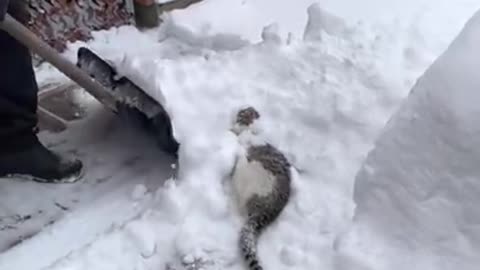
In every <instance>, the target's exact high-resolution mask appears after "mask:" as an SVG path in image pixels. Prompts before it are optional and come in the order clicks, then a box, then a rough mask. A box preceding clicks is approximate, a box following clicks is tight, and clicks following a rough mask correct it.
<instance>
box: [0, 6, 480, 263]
mask: <svg viewBox="0 0 480 270" xmlns="http://www.w3.org/2000/svg"><path fill="white" fill-rule="evenodd" d="M280 2H281V3H280ZM313 2H314V1H306V0H298V1H273V0H270V1H266V0H263V1H260V0H258V1H248V0H243V1H241V0H238V1H233V0H229V1H226V0H206V1H205V2H203V3H200V4H196V5H194V6H192V7H190V8H188V9H186V10H182V11H175V12H173V13H172V14H169V15H168V16H166V17H165V18H164V19H165V22H164V24H162V26H161V27H160V28H159V29H154V30H150V31H147V32H144V33H140V32H138V31H137V30H135V29H134V28H132V27H121V28H118V29H113V30H110V31H101V32H98V33H95V35H94V36H95V39H94V40H93V41H92V42H89V43H88V44H87V45H88V46H89V47H90V48H92V49H93V50H94V51H96V52H98V53H99V54H100V55H101V56H103V57H104V58H107V59H109V60H110V61H112V62H114V63H116V64H117V65H118V66H119V67H120V69H121V71H122V72H124V73H126V74H128V75H129V77H131V78H132V79H133V80H134V81H135V82H137V83H138V84H139V85H140V86H142V87H143V88H144V89H146V90H147V91H148V92H149V93H151V94H152V95H153V96H154V97H155V98H157V99H158V100H159V101H161V102H162V103H163V104H164V105H165V107H166V109H167V110H168V111H169V113H170V114H171V115H172V117H173V122H174V126H175V135H176V137H177V138H178V140H179V141H180V143H181V144H182V145H181V149H180V157H179V171H178V175H177V176H176V177H175V178H172V179H168V178H169V177H168V175H169V174H168V173H166V174H160V175H158V179H157V180H158V184H160V183H163V181H166V183H165V185H164V186H162V187H161V188H158V189H156V188H155V189H153V190H152V186H153V187H154V186H155V185H152V184H150V185H149V186H148V187H149V188H150V189H147V190H145V189H143V188H142V187H141V186H137V187H136V188H135V189H134V190H132V191H131V192H125V190H124V188H131V189H133V187H132V186H135V185H134V184H133V183H144V182H145V181H144V180H145V179H143V177H146V176H145V174H141V173H139V167H135V166H132V168H136V169H134V172H135V173H136V174H135V173H132V172H129V173H128V166H125V168H123V169H124V170H127V172H125V174H123V173H122V174H121V175H119V176H114V178H116V177H118V178H125V177H132V175H133V177H132V178H133V179H132V184H131V185H130V186H129V185H126V184H121V187H122V188H121V189H117V191H116V192H112V193H111V194H110V195H111V196H108V197H107V198H106V199H102V200H99V201H98V202H96V203H92V204H91V205H88V204H87V206H86V207H84V208H82V209H80V210H78V211H73V212H72V213H71V214H70V215H69V216H66V217H64V218H63V219H62V222H59V223H58V224H54V225H53V226H52V227H50V228H47V229H46V230H45V231H44V232H42V233H40V234H39V235H38V236H36V237H34V238H32V239H30V240H28V241H26V242H24V243H22V244H20V245H18V246H16V247H15V248H13V249H11V250H9V251H7V252H5V253H3V254H1V255H0V269H1V270H3V269H44V270H47V269H48V270H67V269H68V270H76V269H79V270H80V269H90V270H96V269H98V270H100V269H101V270H105V269H139V270H140V269H165V267H166V265H172V266H173V267H176V268H177V269H179V270H180V269H182V268H179V266H180V265H181V262H182V261H184V262H188V261H192V260H193V261H195V259H201V260H204V261H203V262H202V263H201V264H202V265H203V266H202V267H203V269H205V270H208V269H232V270H233V269H244V266H243V265H242V260H241V259H240V256H239V252H238V250H237V245H236V243H237V237H238V232H239V228H240V225H241V220H240V218H239V217H238V215H237V214H236V211H235V205H234V204H233V203H232V201H231V200H230V196H229V179H228V177H227V175H228V173H229V172H230V170H231V168H232V166H233V158H234V154H235V151H236V150H237V149H238V147H239V145H238V143H237V141H236V137H235V136H234V135H233V134H231V133H230V132H229V131H228V128H229V125H230V123H229V121H230V119H231V116H232V115H233V114H234V113H235V111H236V109H238V108H239V107H240V106H244V105H253V106H255V107H256V108H257V110H258V111H259V112H260V114H261V120H260V123H259V128H260V131H261V133H260V136H261V138H262V139H265V140H267V141H269V142H271V143H272V144H274V145H276V146H278V147H279V148H280V149H281V150H282V151H284V152H285V153H286V154H287V156H288V157H289V159H290V160H291V161H292V163H293V164H294V165H295V167H296V168H298V169H299V173H298V174H297V175H295V178H294V182H293V188H294V192H293V195H292V200H291V202H290V204H289V205H288V206H287V208H286V209H285V211H284V212H283V214H282V216H281V217H280V218H279V220H278V222H277V223H275V224H274V225H273V226H272V227H271V228H270V229H268V230H267V231H266V232H265V233H264V235H262V237H261V239H260V243H259V257H260V258H261V262H262V264H263V265H264V266H265V269H292V268H294V269H342V270H346V269H348V270H349V269H386V268H382V266H381V264H380V263H379V264H377V265H375V262H382V263H384V262H387V263H384V265H389V266H390V267H393V266H392V265H391V264H389V263H388V262H390V257H382V258H381V259H380V258H378V257H377V256H379V254H378V253H368V252H364V253H360V251H362V250H360V249H363V250H368V249H369V248H370V246H368V245H369V244H370V243H368V239H365V238H363V239H360V240H362V241H363V242H361V241H360V243H361V244H363V245H360V244H358V243H357V242H355V241H348V240H349V239H351V238H354V237H355V230H353V232H352V231H350V234H348V233H346V232H347V231H348V230H350V229H351V220H352V217H353V215H354V210H355V203H359V202H360V200H359V199H358V196H357V197H355V199H356V201H354V198H353V194H354V181H355V177H356V174H357V172H358V171H359V170H360V168H361V166H362V163H363V161H364V160H365V158H366V156H367V154H368V152H369V151H370V150H371V149H372V147H373V145H374V142H375V140H376V138H377V137H378V136H379V134H380V132H381V131H382V128H383V127H384V126H385V124H386V123H387V121H388V120H389V118H390V116H391V115H392V114H393V113H394V112H395V111H396V110H397V108H398V106H399V105H400V102H401V101H402V100H403V99H404V98H405V97H406V96H407V94H408V92H409V91H410V89H411V88H412V86H413V85H414V83H415V81H416V79H417V78H418V77H419V76H420V75H421V74H422V73H423V72H424V70H425V69H426V68H427V67H428V66H429V65H430V64H431V63H432V61H433V60H434V59H435V58H436V57H437V56H438V55H439V54H440V53H441V52H442V51H443V50H445V49H446V48H447V45H448V44H449V43H450V42H451V41H452V40H453V38H454V37H455V35H456V34H457V33H458V32H459V31H460V30H461V29H462V27H463V24H464V23H465V22H466V21H467V20H468V19H469V18H470V17H471V15H472V14H473V13H474V12H475V11H476V9H478V8H480V3H478V1H468V0H461V1H460V0H459V1H456V2H455V4H453V3H452V2H451V1H447V0H445V1H438V0H437V1H434V0H422V1H419V0H416V1H414V0H412V1H388V2H387V1H381V0H368V1H362V2H361V4H360V3H357V2H359V1H355V2H354V3H351V2H353V1H333V0H331V1H322V3H321V5H320V4H317V5H311V4H312V3H313ZM334 14H335V15H334ZM272 23H276V24H272ZM265 26H267V27H265ZM289 32H291V33H292V34H288V33H289ZM82 45H85V44H83V43H80V42H79V43H75V44H72V45H71V46H70V50H69V51H68V52H67V53H66V56H67V57H69V58H70V59H72V61H74V60H75V52H76V49H77V48H78V47H79V46H82ZM37 74H38V79H39V81H40V82H42V83H47V82H51V81H58V80H62V79H64V77H63V76H61V75H59V74H58V73H57V72H54V71H53V70H52V69H51V68H48V67H47V66H43V67H41V68H40V69H39V70H38V72H37ZM89 102H90V103H92V104H93V103H94V102H91V101H89ZM92 106H93V105H92ZM85 125H86V127H88V125H87V124H85ZM89 130H90V129H88V128H86V131H89ZM94 130H95V128H93V129H91V130H90V131H94ZM69 135H71V134H64V135H61V136H65V137H64V138H68V136H69ZM120 145H122V144H119V147H120ZM128 149H129V152H135V151H136V152H137V154H138V153H140V154H142V153H144V152H147V150H148V146H145V145H143V146H136V147H129V148H128ZM85 153H90V154H92V156H88V155H84V156H82V158H84V159H86V160H87V161H88V160H89V159H94V158H98V156H101V155H102V152H101V151H99V152H98V153H95V152H94V147H92V146H91V150H90V151H88V152H87V151H85ZM94 153H95V155H94V156H93V154H94ZM148 153H150V155H149V159H148V160H149V161H148V164H152V163H153V164H155V161H156V160H155V158H154V157H152V156H151V152H148ZM102 158H111V160H113V161H115V160H116V154H115V153H114V152H113V153H110V155H109V156H107V157H102ZM159 159H160V158H159ZM158 163H159V166H164V165H165V161H164V160H159V161H158ZM92 164H93V165H92V166H94V164H97V165H98V163H92ZM100 164H101V163H100ZM140 168H141V167H140ZM95 169H96V170H101V169H102V168H101V167H100V168H99V167H96V168H95ZM114 170H115V169H114ZM147 176H148V179H149V180H148V181H149V182H150V183H151V177H152V174H151V173H148V174H147ZM87 177H88V175H87ZM137 178H138V179H137ZM87 181H88V179H87ZM359 181H361V180H359ZM359 185H360V184H359ZM356 190H358V187H357V189H356ZM145 191H146V193H145ZM130 193H133V196H132V194H130ZM355 194H358V192H357V193H355ZM115 195H116V196H115ZM107 201H108V203H107ZM139 202H140V205H141V207H140V206H138V205H139ZM123 206H124V207H125V209H126V210H125V212H126V213H125V217H123V218H121V217H120V216H121V215H119V211H121V210H119V209H121V207H123ZM134 206H135V207H134ZM110 212H111V215H112V221H111V222H109V221H108V218H109V217H110V216H109V215H110V214H109V213H110ZM120 213H121V212H120ZM366 213H367V214H366V215H367V216H369V215H368V212H366ZM78 223H80V224H81V225H82V226H85V227H79V226H80V225H79V224H78ZM112 224H116V225H115V226H113V227H111V226H110V225H112ZM353 228H355V227H353ZM352 234H353V236H352ZM346 236H349V237H350V238H347V237H346ZM362 236H363V235H362ZM338 249H339V250H341V251H342V252H345V253H344V254H343V255H342V256H339V255H338ZM352 249H353V251H352ZM355 252H357V253H355ZM358 254H361V255H358ZM386 254H388V255H390V256H392V257H393V255H392V254H394V252H392V253H386ZM349 256H351V257H349ZM422 256H423V254H419V256H417V257H415V256H414V255H411V256H410V257H408V259H409V260H410V262H411V263H412V264H413V265H414V266H415V262H416V260H418V261H421V260H422V259H423V257H422ZM349 260H351V262H350V261H349ZM397 260H398V258H392V260H391V261H397ZM345 262H348V263H345ZM378 265H380V266H378ZM398 265H399V264H398ZM374 266H375V267H377V268H375V267H374ZM445 267H448V265H446V266H445ZM393 268H394V267H393ZM389 269H391V268H389ZM394 269H400V268H394ZM422 269H429V268H422ZM431 269H434V268H431ZM445 269H453V267H452V268H445Z"/></svg>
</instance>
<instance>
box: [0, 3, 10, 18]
mask: <svg viewBox="0 0 480 270" xmlns="http://www.w3.org/2000/svg"><path fill="white" fill-rule="evenodd" d="M8 1H9V0H0V22H1V21H3V18H5V14H7V9H8Z"/></svg>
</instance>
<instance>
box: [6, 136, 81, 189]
mask: <svg viewBox="0 0 480 270" xmlns="http://www.w3.org/2000/svg"><path fill="white" fill-rule="evenodd" d="M30 137H31V138H29V140H31V141H28V142H27V143H23V144H22V147H21V148H17V149H15V151H12V150H13V149H9V150H10V151H1V152H0V177H15V178H21V179H27V180H34V181H37V182H42V183H73V182H76V181H77V180H78V179H80V177H81V176H82V171H83V170H82V167H83V165H82V163H81V162H80V161H79V160H76V159H69V158H67V157H64V156H61V155H59V154H57V153H54V152H53V151H50V150H48V149H47V148H46V147H45V146H43V144H42V143H41V142H40V141H39V140H38V139H37V137H36V136H35V135H32V136H30Z"/></svg>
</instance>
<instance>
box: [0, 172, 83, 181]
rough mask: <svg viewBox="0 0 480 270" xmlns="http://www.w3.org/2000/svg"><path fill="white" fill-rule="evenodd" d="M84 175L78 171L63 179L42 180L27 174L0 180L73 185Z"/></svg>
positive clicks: (12, 175)
mask: <svg viewBox="0 0 480 270" xmlns="http://www.w3.org/2000/svg"><path fill="white" fill-rule="evenodd" d="M83 175H84V170H83V169H82V170H80V171H79V172H78V173H77V174H74V175H71V176H68V177H64V178H61V179H44V178H41V177H37V176H33V175H29V174H8V175H5V176H0V178H7V179H11V178H17V179H21V180H26V181H33V182H38V183H44V184H73V183H76V182H78V181H79V180H80V179H81V178H82V177H83Z"/></svg>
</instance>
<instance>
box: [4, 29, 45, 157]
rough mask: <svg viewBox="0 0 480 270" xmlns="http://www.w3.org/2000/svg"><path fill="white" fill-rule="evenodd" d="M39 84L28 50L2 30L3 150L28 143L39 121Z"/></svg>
mask: <svg viewBox="0 0 480 270" xmlns="http://www.w3.org/2000/svg"><path fill="white" fill-rule="evenodd" d="M37 92H38V86H37V82H36V79H35V73H34V70H33V67H32V59H31V55H30V52H29V50H28V49H27V48H26V47H25V46H24V45H22V44H21V43H19V42H18V41H17V40H15V39H14V38H13V37H11V36H10V35H9V34H8V33H6V32H4V31H1V30H0V151H2V150H4V151H8V149H13V150H15V148H16V149H18V147H25V146H23V145H22V144H25V143H28V142H30V141H31V136H32V135H33V134H34V132H33V130H34V128H35V126H36V124H37V115H36V110H37Z"/></svg>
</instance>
